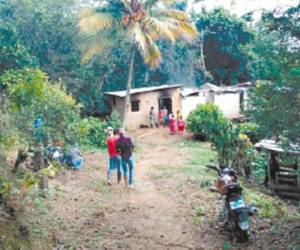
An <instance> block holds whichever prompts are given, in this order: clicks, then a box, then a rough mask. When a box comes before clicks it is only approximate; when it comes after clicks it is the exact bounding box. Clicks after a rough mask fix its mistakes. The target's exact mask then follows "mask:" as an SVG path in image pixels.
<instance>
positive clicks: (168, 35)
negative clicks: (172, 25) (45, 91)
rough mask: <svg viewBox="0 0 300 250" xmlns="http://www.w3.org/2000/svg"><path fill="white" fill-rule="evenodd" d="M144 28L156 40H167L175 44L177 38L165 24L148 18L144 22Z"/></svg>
mask: <svg viewBox="0 0 300 250" xmlns="http://www.w3.org/2000/svg"><path fill="white" fill-rule="evenodd" d="M142 25H143V28H144V29H145V30H146V32H147V33H148V34H150V35H151V37H152V38H153V39H154V40H157V39H159V38H165V39H167V40H169V41H171V42H173V43H174V42H175V40H176V36H175V35H174V33H173V32H172V30H171V29H169V28H168V26H167V25H166V24H165V23H164V22H163V21H160V20H159V19H157V18H154V17H147V18H145V19H144V20H143V22H142Z"/></svg>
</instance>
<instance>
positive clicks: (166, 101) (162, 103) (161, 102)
mask: <svg viewBox="0 0 300 250" xmlns="http://www.w3.org/2000/svg"><path fill="white" fill-rule="evenodd" d="M164 107H166V109H167V110H168V113H169V114H170V113H173V109H172V99H171V98H160V99H158V108H159V110H162V109H163V108H164Z"/></svg>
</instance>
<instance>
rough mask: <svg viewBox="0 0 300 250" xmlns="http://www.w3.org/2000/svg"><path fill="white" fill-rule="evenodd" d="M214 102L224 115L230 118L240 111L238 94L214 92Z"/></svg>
mask: <svg viewBox="0 0 300 250" xmlns="http://www.w3.org/2000/svg"><path fill="white" fill-rule="evenodd" d="M214 104H215V105H217V106H219V108H220V110H221V111H222V112H223V114H224V116H225V117H227V118H232V117H235V116H238V115H239V113H240V94H239V93H238V92H237V93H220V94H218V93H215V95H214Z"/></svg>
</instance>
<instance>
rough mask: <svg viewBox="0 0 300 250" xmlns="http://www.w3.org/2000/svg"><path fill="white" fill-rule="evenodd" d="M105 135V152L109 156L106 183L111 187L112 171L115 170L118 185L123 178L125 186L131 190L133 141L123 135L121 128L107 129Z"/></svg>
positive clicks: (123, 131)
mask: <svg viewBox="0 0 300 250" xmlns="http://www.w3.org/2000/svg"><path fill="white" fill-rule="evenodd" d="M107 133H108V138H107V151H108V154H109V164H108V170H107V182H108V184H109V185H111V179H112V174H113V171H114V170H115V169H117V174H118V183H120V182H121V180H122V176H123V177H124V181H125V185H126V186H127V187H129V188H133V167H134V161H133V149H134V144H133V141H132V139H131V138H130V137H129V136H128V135H126V134H125V130H124V129H123V128H120V129H118V128H114V129H113V128H112V127H108V128H107Z"/></svg>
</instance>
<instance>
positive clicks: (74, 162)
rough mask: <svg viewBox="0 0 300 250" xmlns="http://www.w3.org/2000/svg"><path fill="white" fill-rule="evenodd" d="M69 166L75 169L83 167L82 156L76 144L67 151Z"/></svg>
mask: <svg viewBox="0 0 300 250" xmlns="http://www.w3.org/2000/svg"><path fill="white" fill-rule="evenodd" d="M69 159H70V164H71V167H72V168H73V169H75V170H80V169H81V168H82V167H83V162H84V158H83V156H82V155H81V153H80V150H79V148H78V147H77V146H75V147H73V148H71V150H70V152H69Z"/></svg>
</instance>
